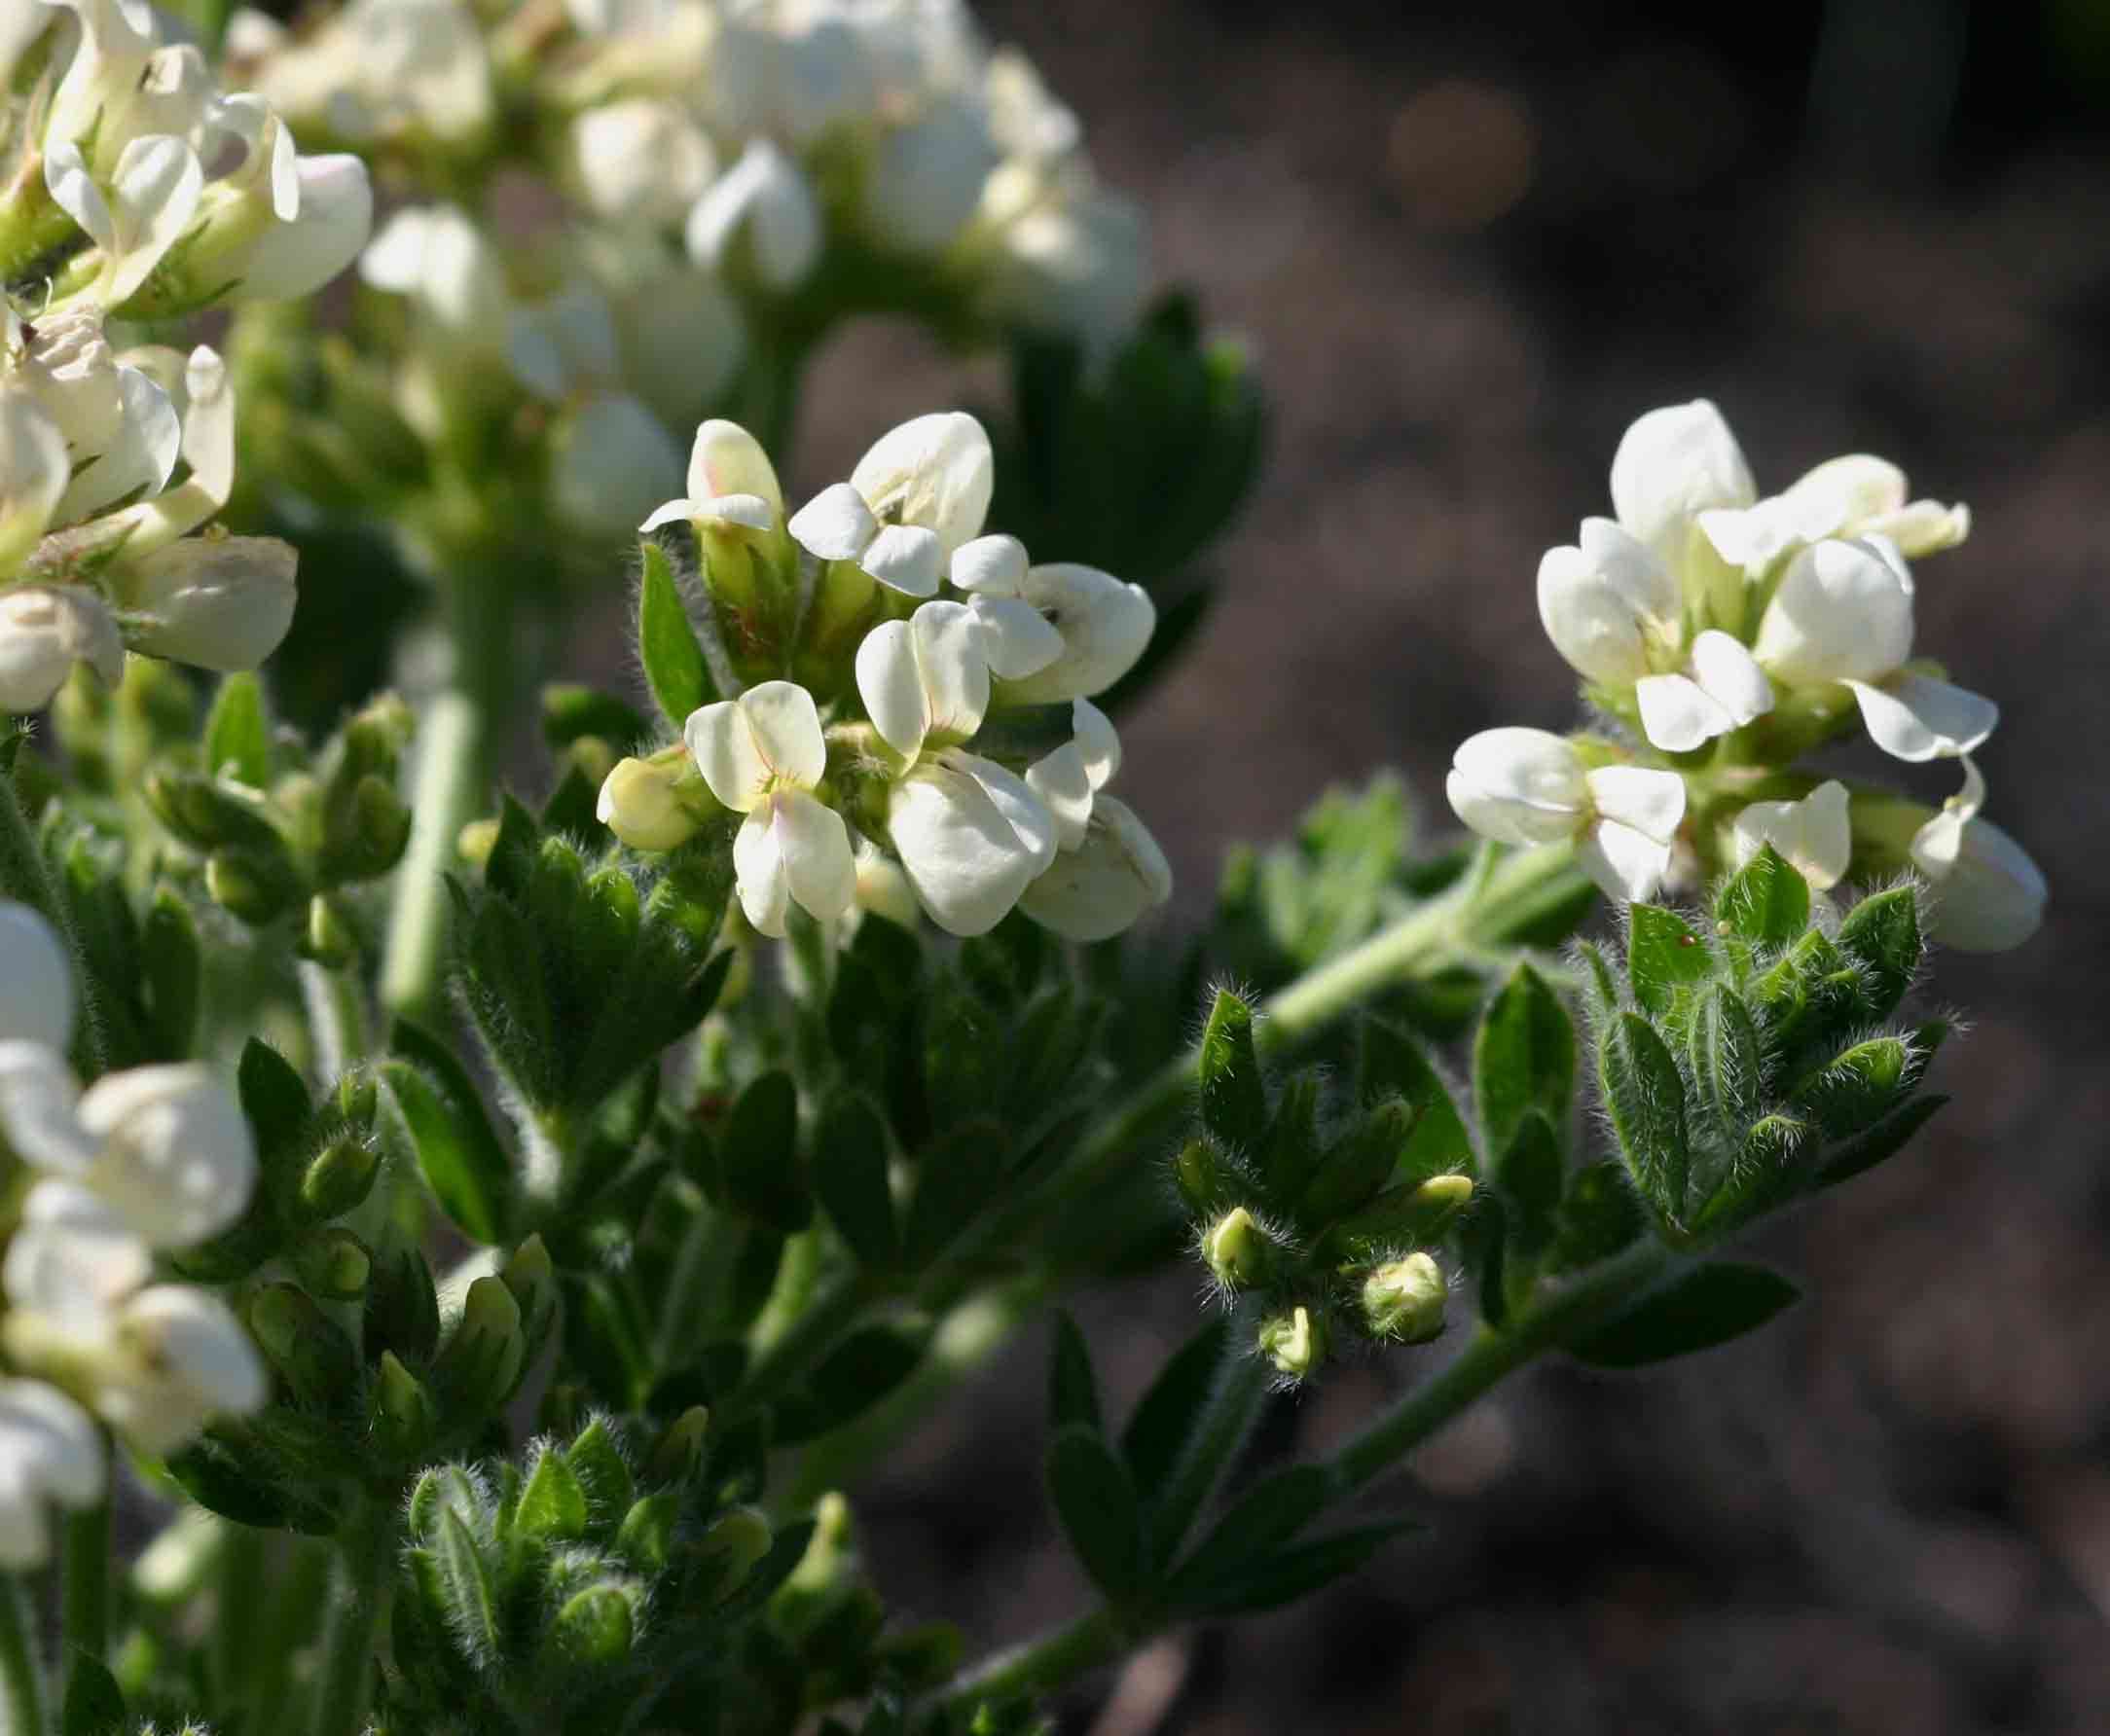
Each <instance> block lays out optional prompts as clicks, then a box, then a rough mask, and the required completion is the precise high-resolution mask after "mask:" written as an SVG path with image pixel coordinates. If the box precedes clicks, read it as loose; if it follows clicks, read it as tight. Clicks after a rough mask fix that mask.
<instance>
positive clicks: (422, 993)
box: [381, 693, 489, 1017]
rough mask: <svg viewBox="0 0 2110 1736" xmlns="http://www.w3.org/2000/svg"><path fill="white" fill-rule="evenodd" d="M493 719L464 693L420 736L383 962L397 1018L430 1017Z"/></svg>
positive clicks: (447, 700) (434, 710)
mask: <svg viewBox="0 0 2110 1736" xmlns="http://www.w3.org/2000/svg"><path fill="white" fill-rule="evenodd" d="M488 727H489V720H488V717H487V715H486V714H485V713H484V711H483V710H482V709H481V708H480V707H479V706H478V705H477V704H476V702H475V701H473V700H472V699H470V698H469V696H468V695H467V694H464V693H444V694H442V695H440V697H439V698H438V699H436V700H434V701H433V702H432V705H431V707H430V708H429V709H428V710H427V711H426V713H425V720H424V727H423V729H421V730H420V731H419V732H418V774H417V785H416V797H415V800H416V804H417V806H416V809H415V811H414V813H413V814H412V817H411V841H410V848H409V849H408V850H405V851H404V855H403V865H402V866H401V867H400V868H398V869H397V870H396V881H395V894H394V904H393V906H392V907H391V909H390V911H389V913H388V941H387V950H386V954H385V956H384V958H383V959H382V977H381V998H382V1007H383V1008H384V1009H385V1010H386V1011H387V1012H388V1013H389V1014H390V1015H391V1016H398V1015H408V1016H411V1017H425V1016H429V1014H430V1013H431V1010H432V1006H433V1003H434V1001H435V1000H436V999H437V997H438V994H439V986H440V965H441V961H442V958H443V956H444V953H445V950H446V941H447V905H448V898H447V879H446V876H447V869H448V866H449V864H450V863H452V862H453V861H454V859H455V839H456V838H457V837H458V836H459V835H460V832H461V828H462V827H463V826H464V825H465V824H467V822H468V821H469V820H470V819H472V818H474V817H475V814H476V806H477V803H478V800H479V799H480V797H481V796H482V793H483V787H484V767H485V756H486V753H487V751H488V749H487V743H486V741H485V736H486V732H487V729H488Z"/></svg>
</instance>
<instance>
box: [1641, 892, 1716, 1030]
mask: <svg viewBox="0 0 2110 1736" xmlns="http://www.w3.org/2000/svg"><path fill="white" fill-rule="evenodd" d="M1627 908H1628V911H1629V913H1630V918H1631V926H1630V929H1629V932H1628V934H1627V941H1626V979H1627V981H1628V983H1629V984H1631V985H1632V988H1633V991H1634V1000H1635V1002H1636V1004H1638V1005H1639V1006H1640V1007H1641V1008H1642V1010H1643V1011H1645V1012H1650V1013H1657V1014H1661V1013H1665V1012H1668V1011H1669V1010H1670V1004H1671V998H1672V996H1673V995H1674V994H1675V993H1676V991H1678V990H1679V989H1681V988H1686V987H1689V986H1690V985H1692V984H1693V983H1697V982H1700V981H1702V980H1704V979H1705V978H1707V977H1710V976H1712V975H1713V974H1714V954H1713V953H1712V952H1711V951H1709V950H1708V946H1707V943H1706V941H1704V940H1703V939H1701V938H1700V935H1699V933H1698V931H1697V930H1696V929H1694V928H1693V926H1692V923H1690V922H1687V921H1686V920H1685V918H1683V917H1681V916H1680V915H1679V914H1678V913H1677V912H1676V911H1674V910H1665V909H1664V908H1663V907H1662V906H1661V905H1660V904H1634V905H1629V906H1628V907H1627Z"/></svg>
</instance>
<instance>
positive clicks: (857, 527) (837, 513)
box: [790, 483, 879, 561]
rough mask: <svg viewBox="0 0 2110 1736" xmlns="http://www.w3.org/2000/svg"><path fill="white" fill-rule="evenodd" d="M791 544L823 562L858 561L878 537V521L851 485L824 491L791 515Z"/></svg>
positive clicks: (845, 484)
mask: <svg viewBox="0 0 2110 1736" xmlns="http://www.w3.org/2000/svg"><path fill="white" fill-rule="evenodd" d="M790 530H791V540H792V541H793V542H795V543H797V544H798V545H799V547H800V548H802V549H804V550H806V551H807V552H808V553H809V554H814V555H819V557H820V559H821V560H823V561H855V560H856V559H857V558H858V557H859V556H860V555H862V554H863V553H864V551H865V549H866V548H867V547H868V546H869V545H870V543H871V540H872V538H873V537H875V536H877V535H878V534H879V521H878V520H877V519H875V518H874V517H873V516H872V509H871V507H870V506H868V505H867V504H866V503H865V498H864V496H863V495H862V494H860V493H859V492H858V491H857V490H856V489H855V488H854V487H852V486H851V485H850V484H849V483H834V484H832V485H830V486H829V487H827V488H822V489H821V490H820V492H819V493H818V494H816V495H815V496H814V497H813V498H812V499H811V500H809V501H808V502H807V503H806V504H805V505H804V506H802V507H800V508H799V509H798V511H797V512H795V513H793V514H792V515H791V524H790Z"/></svg>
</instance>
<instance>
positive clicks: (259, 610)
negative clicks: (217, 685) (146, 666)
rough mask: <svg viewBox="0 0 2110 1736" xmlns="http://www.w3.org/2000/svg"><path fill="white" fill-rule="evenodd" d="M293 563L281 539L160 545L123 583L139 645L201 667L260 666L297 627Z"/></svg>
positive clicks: (288, 546)
mask: <svg viewBox="0 0 2110 1736" xmlns="http://www.w3.org/2000/svg"><path fill="white" fill-rule="evenodd" d="M294 562H295V556H294V552H293V547H292V545H291V544H290V543H283V542H280V541H279V540H278V539H277V538H276V537H274V536H221V537H210V538H207V537H183V538H179V539H178V540H177V541H175V542H172V543H170V544H168V545H167V546H166V547H165V548H161V549H157V550H155V551H154V552H153V553H152V554H150V555H148V556H147V557H146V558H145V559H143V560H141V561H134V562H132V563H131V564H130V565H128V566H127V567H125V568H124V569H123V570H122V571H121V573H120V575H119V578H118V581H117V582H118V586H119V589H120V591H121V593H122V597H123V600H124V603H125V605H126V607H127V608H128V609H130V610H132V611H134V612H135V613H136V614H137V615H138V616H139V617H140V619H139V620H138V621H136V622H135V623H134V624H133V626H132V628H131V631H130V643H131V646H132V648H133V649H134V650H136V651H144V652H146V653H147V654H148V655H150V656H153V657H165V658H168V659H169V660H170V661H172V662H175V663H187V664H190V665H192V666H194V667H195V668H198V669H222V670H232V669H260V668H261V667H262V666H263V664H264V661H265V659H267V658H268V657H270V656H271V654H272V653H273V651H275V650H277V649H278V647H279V644H280V643H281V642H282V641H283V640H284V638H285V636H286V633H287V630H288V629H290V628H291V627H292V625H293V611H294V608H295V606H296V604H297V603H298V601H299V591H298V588H297V587H296V585H295V583H294Z"/></svg>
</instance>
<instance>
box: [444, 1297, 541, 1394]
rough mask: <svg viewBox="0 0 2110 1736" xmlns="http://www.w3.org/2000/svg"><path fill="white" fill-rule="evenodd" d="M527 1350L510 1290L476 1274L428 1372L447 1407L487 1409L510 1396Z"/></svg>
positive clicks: (518, 1313)
mask: <svg viewBox="0 0 2110 1736" xmlns="http://www.w3.org/2000/svg"><path fill="white" fill-rule="evenodd" d="M527 1355H528V1344H527V1340H526V1339H525V1338H524V1337H523V1336H522V1333H521V1320H520V1304H519V1303H518V1302H517V1301H515V1300H514V1298H513V1292H512V1291H511V1290H509V1289H508V1288H507V1287H506V1286H505V1284H504V1283H503V1282H502V1281H501V1280H499V1279H497V1278H493V1277H485V1278H479V1279H478V1280H477V1281H476V1282H475V1283H474V1284H471V1285H470V1286H469V1293H468V1295H467V1297H466V1298H465V1299H464V1301H463V1303H462V1309H461V1320H460V1321H459V1322H458V1323H457V1324H456V1325H455V1331H454V1335H453V1336H452V1337H451V1338H449V1339H448V1341H447V1343H446V1345H445V1346H444V1347H443V1348H442V1349H441V1351H440V1356H439V1360H438V1361H437V1362H436V1363H435V1364H434V1365H433V1371H432V1372H433V1376H434V1378H435V1379H436V1380H437V1381H438V1382H439V1384H440V1386H441V1388H442V1390H443V1391H445V1392H446V1393H447V1396H448V1401H449V1405H450V1407H451V1408H452V1407H455V1406H457V1405H458V1406H460V1407H462V1408H464V1409H467V1410H470V1411H487V1410H491V1409H492V1408H494V1407H495V1406H497V1405H500V1404H503V1403H504V1402H505V1401H506V1400H507V1399H508V1398H510V1397H511V1396H512V1395H513V1389H514V1388H515V1387H516V1386H518V1385H519V1384H520V1375H521V1367H522V1364H523V1363H524V1362H525V1361H526V1359H527Z"/></svg>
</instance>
